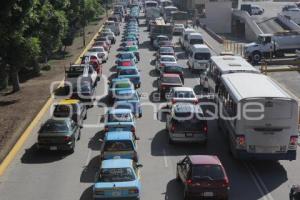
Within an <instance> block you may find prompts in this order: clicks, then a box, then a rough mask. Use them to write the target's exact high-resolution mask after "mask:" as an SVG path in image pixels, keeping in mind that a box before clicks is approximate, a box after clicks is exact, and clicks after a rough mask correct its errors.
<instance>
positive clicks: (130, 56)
mask: <svg viewBox="0 0 300 200" xmlns="http://www.w3.org/2000/svg"><path fill="white" fill-rule="evenodd" d="M119 57H120V58H121V59H132V58H133V55H132V54H131V53H124V54H120V56H119Z"/></svg>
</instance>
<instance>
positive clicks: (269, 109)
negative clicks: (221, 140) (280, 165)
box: [218, 73, 299, 161]
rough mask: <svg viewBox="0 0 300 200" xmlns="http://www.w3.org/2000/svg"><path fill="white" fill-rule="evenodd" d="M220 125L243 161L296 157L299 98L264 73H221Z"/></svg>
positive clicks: (219, 94)
mask: <svg viewBox="0 0 300 200" xmlns="http://www.w3.org/2000/svg"><path fill="white" fill-rule="evenodd" d="M218 99H219V101H218V108H219V109H218V110H219V117H218V127H219V128H220V129H221V130H224V131H225V132H226V134H227V136H228V140H229V146H230V147H229V148H230V151H231V152H232V154H233V156H234V157H235V158H237V159H241V160H290V161H291V160H295V159H296V151H297V141H298V118H299V115H298V101H297V98H296V97H294V96H293V95H292V94H290V93H289V92H288V91H287V90H285V89H283V88H281V87H280V86H279V85H278V84H277V83H276V82H274V81H273V80H272V79H271V78H269V77H268V76H266V75H263V74H253V73H232V74H224V75H222V76H221V84H220V88H219V91H218Z"/></svg>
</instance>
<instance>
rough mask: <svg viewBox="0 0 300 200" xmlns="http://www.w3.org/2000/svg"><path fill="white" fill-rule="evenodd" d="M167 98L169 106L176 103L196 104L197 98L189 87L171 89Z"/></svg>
mask: <svg viewBox="0 0 300 200" xmlns="http://www.w3.org/2000/svg"><path fill="white" fill-rule="evenodd" d="M169 95H170V96H169V97H168V99H169V103H170V105H172V104H175V103H177V102H185V103H193V104H198V98H197V96H196V94H195V92H194V90H193V89H192V88H190V87H173V88H172V89H171V91H170V94H169Z"/></svg>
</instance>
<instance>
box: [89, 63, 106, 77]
mask: <svg viewBox="0 0 300 200" xmlns="http://www.w3.org/2000/svg"><path fill="white" fill-rule="evenodd" d="M88 64H89V65H91V66H92V67H93V69H94V70H95V71H96V72H97V74H98V77H99V78H100V77H101V75H102V67H103V66H102V63H101V62H100V61H99V60H98V59H91V60H90V62H89V63H88Z"/></svg>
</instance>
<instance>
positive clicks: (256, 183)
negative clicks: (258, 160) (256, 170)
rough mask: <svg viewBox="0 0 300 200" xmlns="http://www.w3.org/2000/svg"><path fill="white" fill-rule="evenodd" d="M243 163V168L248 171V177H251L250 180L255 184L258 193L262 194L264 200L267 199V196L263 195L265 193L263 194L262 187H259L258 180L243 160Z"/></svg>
mask: <svg viewBox="0 0 300 200" xmlns="http://www.w3.org/2000/svg"><path fill="white" fill-rule="evenodd" d="M243 164H244V166H245V168H246V169H247V170H248V172H249V174H250V177H251V178H252V181H253V182H254V184H255V185H256V187H257V189H258V191H259V193H260V195H261V196H262V198H263V199H264V200H268V199H267V197H266V196H265V194H264V192H263V190H262V188H261V187H260V185H259V183H258V181H257V180H256V178H255V176H254V175H253V173H252V172H251V169H250V168H249V166H248V165H247V164H246V163H244V162H243Z"/></svg>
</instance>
